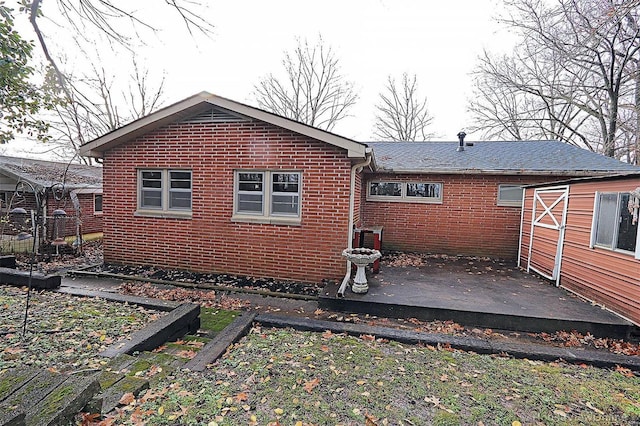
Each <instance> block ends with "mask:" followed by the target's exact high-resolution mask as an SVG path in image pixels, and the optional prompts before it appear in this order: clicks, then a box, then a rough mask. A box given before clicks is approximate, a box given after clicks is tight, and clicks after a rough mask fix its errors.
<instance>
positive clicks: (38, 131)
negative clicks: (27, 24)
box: [0, 3, 54, 143]
mask: <svg viewBox="0 0 640 426" xmlns="http://www.w3.org/2000/svg"><path fill="white" fill-rule="evenodd" d="M0 17H1V18H2V20H1V21H0V143H6V142H8V141H9V140H11V139H13V136H14V133H13V132H14V131H15V132H19V133H23V132H26V133H28V134H29V135H34V136H36V137H37V138H38V139H41V140H44V139H45V138H46V133H47V125H46V123H45V122H44V121H42V120H38V119H35V118H33V116H34V115H35V114H36V113H37V112H38V111H39V110H40V109H42V108H49V109H50V108H52V107H53V104H54V102H53V101H54V100H53V99H52V98H51V97H50V96H49V94H48V92H46V91H44V90H42V88H40V87H37V86H36V85H35V84H34V83H32V82H31V79H32V77H33V75H34V68H33V67H32V66H31V65H30V62H31V61H32V53H33V45H32V44H31V43H29V42H27V41H25V40H24V39H23V38H22V37H21V36H20V34H19V33H18V32H17V31H15V30H14V28H13V26H14V21H13V15H12V10H11V9H10V8H8V7H6V6H4V5H3V4H2V3H0Z"/></svg>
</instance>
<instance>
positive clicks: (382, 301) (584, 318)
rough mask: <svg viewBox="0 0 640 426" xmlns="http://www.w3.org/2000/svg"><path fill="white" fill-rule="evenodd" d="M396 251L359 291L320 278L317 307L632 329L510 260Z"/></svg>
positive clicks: (524, 326) (623, 332)
mask: <svg viewBox="0 0 640 426" xmlns="http://www.w3.org/2000/svg"><path fill="white" fill-rule="evenodd" d="M402 256H405V255H400V256H399V257H398V256H396V257H394V255H391V256H388V255H387V256H384V257H383V262H382V266H381V269H380V273H378V274H375V275H373V274H371V273H370V272H371V271H368V274H367V275H368V277H369V292H368V293H367V294H355V293H352V292H351V291H350V290H347V291H346V293H345V297H344V298H341V297H338V296H337V289H338V284H335V285H333V284H332V285H328V286H327V287H325V288H324V290H323V291H322V292H321V293H320V298H319V305H320V307H321V308H324V309H332V310H340V311H343V312H352V313H367V314H370V315H377V316H385V317H393V318H417V319H421V320H445V321H446V320H452V321H455V322H457V323H459V324H462V325H465V326H474V327H482V328H492V329H498V330H515V331H522V332H535V333H539V332H547V333H552V332H555V331H560V330H566V331H572V330H575V331H578V332H580V333H587V332H588V333H591V334H592V335H594V336H598V337H612V338H629V337H630V336H632V335H633V336H636V337H637V335H638V328H637V327H635V326H634V325H633V324H632V323H631V322H629V321H626V320H625V319H623V318H621V317H619V316H617V315H615V314H613V313H612V312H610V311H608V310H606V309H604V308H602V307H600V306H597V305H593V304H592V303H590V302H588V301H584V300H582V299H581V298H579V297H577V296H575V295H574V294H572V293H570V292H568V291H566V290H564V289H562V288H557V287H555V286H554V285H552V284H550V283H548V282H547V281H545V280H543V279H541V278H539V277H536V276H533V275H529V274H527V273H525V272H523V271H521V270H519V269H518V268H517V267H516V265H515V264H514V263H510V262H507V261H497V260H491V259H487V258H467V257H455V256H453V257H451V256H437V255H436V256H426V255H424V256H420V255H408V256H405V257H402ZM390 257H391V258H390Z"/></svg>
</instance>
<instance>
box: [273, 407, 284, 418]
mask: <svg viewBox="0 0 640 426" xmlns="http://www.w3.org/2000/svg"><path fill="white" fill-rule="evenodd" d="M273 412H274V413H276V414H277V415H278V416H281V415H283V414H284V410H283V409H282V408H276V409H275V410H273Z"/></svg>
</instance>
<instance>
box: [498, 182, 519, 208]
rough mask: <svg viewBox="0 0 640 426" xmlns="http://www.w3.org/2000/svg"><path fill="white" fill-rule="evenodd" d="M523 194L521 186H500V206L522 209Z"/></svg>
mask: <svg viewBox="0 0 640 426" xmlns="http://www.w3.org/2000/svg"><path fill="white" fill-rule="evenodd" d="M523 193H524V191H523V189H522V186H521V185H507V184H503V185H498V205H499V206H517V207H521V206H522V195H523Z"/></svg>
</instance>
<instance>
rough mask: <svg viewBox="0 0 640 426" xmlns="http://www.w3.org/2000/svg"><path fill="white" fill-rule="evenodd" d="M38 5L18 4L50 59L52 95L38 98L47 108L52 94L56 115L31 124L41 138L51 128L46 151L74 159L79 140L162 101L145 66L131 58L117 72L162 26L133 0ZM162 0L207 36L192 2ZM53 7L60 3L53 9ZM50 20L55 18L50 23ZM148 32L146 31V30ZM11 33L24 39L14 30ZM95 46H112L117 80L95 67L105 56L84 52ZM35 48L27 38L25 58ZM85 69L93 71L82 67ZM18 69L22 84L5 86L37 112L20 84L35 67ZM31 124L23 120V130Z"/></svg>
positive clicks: (207, 30) (208, 27)
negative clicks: (126, 59)
mask: <svg viewBox="0 0 640 426" xmlns="http://www.w3.org/2000/svg"><path fill="white" fill-rule="evenodd" d="M42 3H43V2H42V0H33V1H29V0H20V2H19V4H20V10H21V11H22V12H24V13H25V14H26V16H27V17H28V19H29V23H30V24H31V28H32V29H33V31H34V35H35V38H36V40H37V42H38V46H39V47H40V53H41V54H42V56H43V57H44V59H45V62H46V63H47V64H48V66H47V67H45V71H44V72H43V75H45V76H47V78H48V80H47V81H49V82H50V83H51V85H50V87H51V90H50V91H49V92H47V95H48V96H49V97H48V98H43V99H44V100H47V101H51V102H49V103H48V104H47V105H48V106H49V107H53V106H54V105H53V101H54V100H55V101H56V102H57V106H56V108H55V113H54V115H53V117H51V116H47V117H45V118H46V123H47V125H45V124H44V123H45V121H44V120H43V119H42V118H43V117H41V119H40V120H34V121H33V123H34V124H35V125H36V127H34V126H31V127H30V128H37V129H38V131H40V132H41V134H40V136H41V138H43V137H44V134H45V133H46V130H47V128H48V127H50V128H51V130H52V131H51V133H52V134H51V135H48V136H47V138H48V139H50V140H51V141H52V142H53V143H52V144H51V145H50V146H49V151H51V152H55V153H56V154H63V155H64V156H65V157H69V158H70V157H76V158H78V159H79V157H77V156H76V154H77V149H78V147H79V145H80V144H82V143H84V142H86V141H88V140H90V139H91V138H94V137H97V136H99V135H101V134H102V133H106V132H108V131H110V130H113V129H115V128H117V127H118V126H120V125H121V124H122V123H123V122H125V121H129V120H131V119H135V118H139V117H140V116H141V115H146V114H147V113H149V112H150V111H151V110H152V109H154V108H155V107H156V106H157V105H158V104H159V100H160V95H161V93H162V86H163V83H164V80H163V81H162V82H161V83H159V86H158V87H156V88H151V85H150V84H149V75H148V71H144V72H143V71H142V70H140V69H139V68H138V67H137V64H136V63H135V62H134V66H133V70H132V71H131V73H130V74H131V75H127V76H126V77H125V76H123V75H122V70H121V68H122V65H121V63H122V60H121V57H122V56H123V54H127V55H130V54H133V52H134V51H135V49H136V47H137V46H139V45H141V44H143V43H144V41H143V40H144V38H145V37H144V36H145V35H148V33H149V32H151V33H154V34H155V33H157V32H158V31H159V29H158V28H157V27H155V26H154V25H153V24H152V21H151V19H150V18H151V17H152V16H155V15H151V14H149V13H146V12H145V11H144V6H140V5H138V4H132V3H131V2H126V1H122V0H56V1H54V2H51V3H49V2H47V5H51V8H49V9H47V10H46V14H45V12H44V11H43V8H42ZM157 3H159V4H162V2H157ZM164 4H165V5H166V6H167V7H168V8H169V9H170V10H172V11H175V12H177V14H178V15H179V19H180V20H181V21H182V22H183V23H184V25H185V26H186V29H187V30H188V32H189V33H190V34H193V33H194V32H195V31H199V32H201V33H204V34H205V35H208V34H210V32H211V29H212V28H213V27H212V26H211V25H210V24H209V23H208V22H207V21H206V20H204V18H202V16H203V15H202V14H201V13H199V10H198V9H199V6H200V5H199V4H198V3H197V2H194V1H191V0H164ZM54 6H57V10H55V9H54V8H53V7H54ZM5 9H6V8H5ZM148 10H149V9H147V11H148ZM43 24H44V26H43ZM47 24H53V27H50V26H47ZM8 25H10V24H8ZM145 31H146V34H143V33H144V32H145ZM13 37H14V38H16V39H17V40H22V37H21V36H20V35H19V34H17V33H15V32H13ZM4 38H5V37H3V41H4ZM98 46H109V47H110V49H106V50H107V51H114V52H117V53H115V54H114V56H115V57H114V59H112V60H111V61H104V62H109V63H112V64H117V65H116V69H117V70H118V71H117V72H118V73H119V77H118V78H116V77H115V74H114V73H113V72H110V71H109V70H107V69H106V68H105V67H104V66H94V65H93V64H96V63H102V62H103V61H101V60H100V55H97V54H91V55H90V54H87V52H89V50H90V49H92V50H95V51H96V52H98V51H99V47H98ZM33 48H34V46H33V45H32V44H30V43H25V44H24V52H25V55H26V56H28V58H30V57H31V53H32V52H33ZM103 50H104V49H103ZM3 56H4V55H3ZM67 56H69V57H72V58H74V59H75V61H76V62H75V63H72V64H70V65H68V64H67V63H66V60H65V58H66V57H67ZM65 65H67V66H66V67H65ZM87 68H89V69H90V71H88V72H87V71H82V70H86V69H87ZM78 70H80V71H78ZM20 72H21V73H22V74H19V73H17V71H16V70H12V73H14V74H16V75H17V76H19V77H20V76H24V77H23V78H22V77H21V78H22V80H23V81H24V82H25V83H26V84H27V86H24V85H22V86H20V85H18V84H17V83H18V80H17V79H14V80H13V81H10V82H9V83H8V84H9V85H10V86H12V89H14V90H15V91H16V92H20V94H21V96H22V97H24V98H26V99H27V101H24V102H23V103H24V105H26V106H28V107H29V108H28V112H29V113H30V114H31V113H34V112H35V111H36V110H37V108H35V107H36V105H35V103H34V100H35V99H36V98H34V97H33V96H32V95H31V93H32V92H29V91H27V90H25V89H26V88H28V87H32V86H30V85H29V84H28V80H29V78H32V77H33V75H34V68H32V67H28V66H26V61H23V63H21V64H20ZM125 72H126V71H125ZM123 78H127V79H128V81H129V88H128V91H127V90H126V89H123V88H122V87H118V88H116V87H115V86H117V85H114V82H115V81H116V80H119V81H120V80H122V79H123ZM125 86H126V84H125ZM34 93H35V92H34ZM20 99H22V98H20ZM127 106H129V107H128V108H127ZM3 111H4V106H3ZM25 120H26V118H25ZM30 123H31V122H24V124H23V127H22V128H26V127H27V126H26V124H30ZM10 136H11V135H10V134H7V137H6V138H5V139H4V140H7V139H10Z"/></svg>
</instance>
